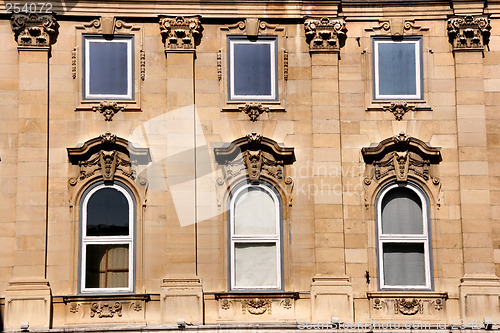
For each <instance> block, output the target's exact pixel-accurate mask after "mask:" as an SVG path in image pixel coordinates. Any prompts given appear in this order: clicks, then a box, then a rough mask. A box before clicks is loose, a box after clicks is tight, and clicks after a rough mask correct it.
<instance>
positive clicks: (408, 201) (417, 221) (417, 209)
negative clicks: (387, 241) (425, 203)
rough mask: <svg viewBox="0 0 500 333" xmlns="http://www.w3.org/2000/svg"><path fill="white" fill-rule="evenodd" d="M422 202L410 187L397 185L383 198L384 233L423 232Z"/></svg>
mask: <svg viewBox="0 0 500 333" xmlns="http://www.w3.org/2000/svg"><path fill="white" fill-rule="evenodd" d="M423 227H424V225H423V216H422V202H421V201H420V198H419V197H418V195H417V194H416V193H415V192H413V191H412V190H410V189H407V188H401V187H397V188H394V189H392V190H390V191H389V192H387V193H386V195H385V196H384V198H383V200H382V233H383V234H423V233H424V229H423Z"/></svg>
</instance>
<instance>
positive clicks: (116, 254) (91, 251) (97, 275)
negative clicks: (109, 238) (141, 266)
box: [85, 244, 129, 288]
mask: <svg viewBox="0 0 500 333" xmlns="http://www.w3.org/2000/svg"><path fill="white" fill-rule="evenodd" d="M128 251H129V246H128V245H127V244H114V245H87V258H86V262H87V269H86V272H85V274H86V275H85V288H126V287H128V271H129V268H128V260H129V254H128Z"/></svg>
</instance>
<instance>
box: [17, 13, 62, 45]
mask: <svg viewBox="0 0 500 333" xmlns="http://www.w3.org/2000/svg"><path fill="white" fill-rule="evenodd" d="M10 25H11V27H12V31H13V32H14V38H15V39H16V42H17V45H18V46H19V47H22V46H30V47H49V46H50V45H52V44H53V43H54V42H55V40H56V38H57V33H58V30H59V24H58V23H57V21H56V19H55V17H54V14H37V13H31V14H24V13H18V14H12V17H11V19H10Z"/></svg>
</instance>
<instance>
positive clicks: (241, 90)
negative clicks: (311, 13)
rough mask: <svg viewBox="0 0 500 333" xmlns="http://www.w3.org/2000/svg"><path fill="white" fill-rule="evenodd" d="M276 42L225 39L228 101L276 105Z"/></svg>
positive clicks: (274, 39) (269, 38)
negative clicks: (262, 102)
mask: <svg viewBox="0 0 500 333" xmlns="http://www.w3.org/2000/svg"><path fill="white" fill-rule="evenodd" d="M276 45H277V38H276V37H258V38H256V39H250V38H248V37H246V36H230V37H229V38H228V50H229V54H228V59H229V87H228V90H229V100H230V101H250V100H256V101H276V100H277V99H278V83H277V75H276V71H277V67H278V66H277V61H278V60H277V53H276V48H277V47H276Z"/></svg>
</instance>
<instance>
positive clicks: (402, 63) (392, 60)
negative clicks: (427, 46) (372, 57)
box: [377, 42, 417, 95]
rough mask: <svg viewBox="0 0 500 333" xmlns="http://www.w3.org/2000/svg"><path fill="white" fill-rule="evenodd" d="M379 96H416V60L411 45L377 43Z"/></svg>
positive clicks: (413, 45)
mask: <svg viewBox="0 0 500 333" xmlns="http://www.w3.org/2000/svg"><path fill="white" fill-rule="evenodd" d="M377 45H378V74H379V82H378V84H379V93H380V95H416V94H417V82H416V80H417V77H416V68H415V66H416V63H415V61H416V59H415V44H413V43H398V42H394V43H378V44H377Z"/></svg>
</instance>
